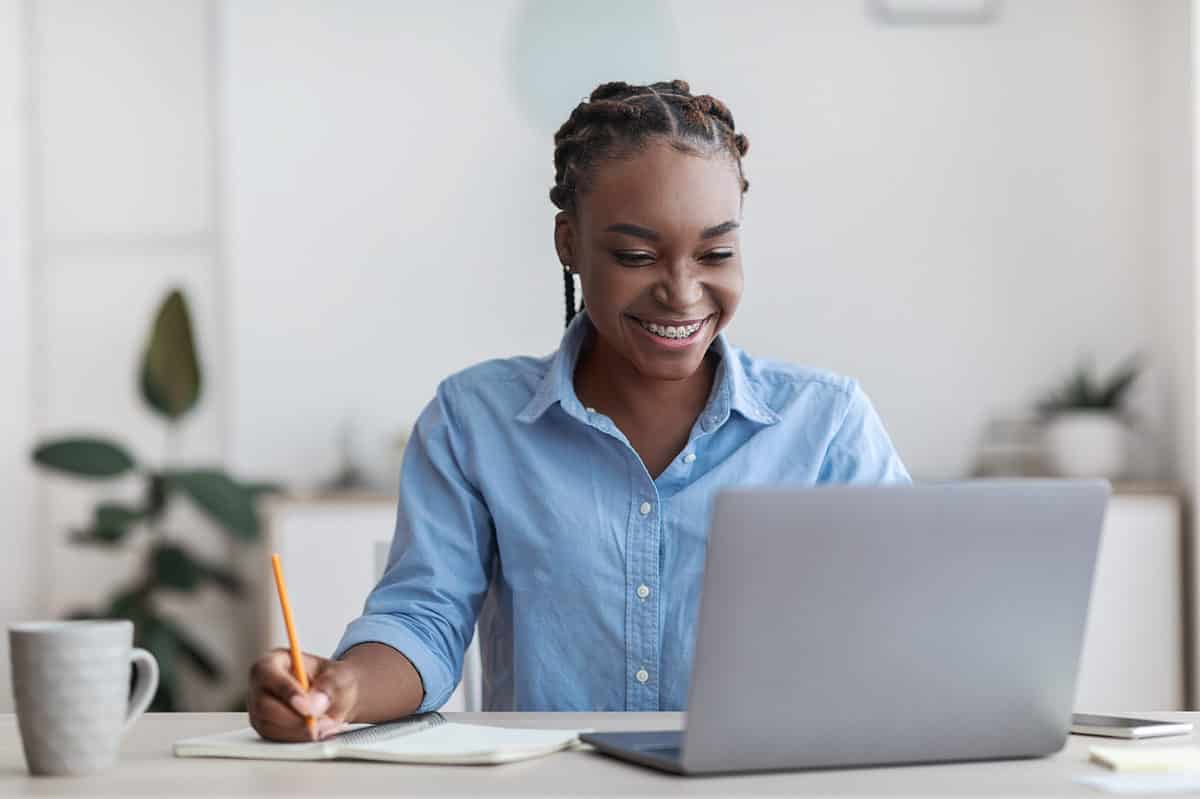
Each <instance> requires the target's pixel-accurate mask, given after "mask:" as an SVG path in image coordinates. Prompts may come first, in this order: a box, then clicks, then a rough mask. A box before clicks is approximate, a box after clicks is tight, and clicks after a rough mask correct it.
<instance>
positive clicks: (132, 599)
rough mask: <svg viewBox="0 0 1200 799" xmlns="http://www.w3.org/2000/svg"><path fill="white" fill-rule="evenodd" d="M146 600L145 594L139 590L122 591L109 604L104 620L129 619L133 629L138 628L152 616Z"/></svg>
mask: <svg viewBox="0 0 1200 799" xmlns="http://www.w3.org/2000/svg"><path fill="white" fill-rule="evenodd" d="M146 599H147V597H146V592H145V591H143V590H141V589H139V588H134V589H130V590H126V591H122V592H120V593H118V594H117V595H116V596H114V597H113V598H112V600H111V601H110V602H109V605H108V615H107V616H106V618H109V619H129V620H130V621H132V622H133V624H134V626H135V627H140V626H141V625H142V623H143V621H144V620H145V619H146V618H148V617H149V616H151V615H152V614H151V612H150V609H149V608H148V607H147V604H146Z"/></svg>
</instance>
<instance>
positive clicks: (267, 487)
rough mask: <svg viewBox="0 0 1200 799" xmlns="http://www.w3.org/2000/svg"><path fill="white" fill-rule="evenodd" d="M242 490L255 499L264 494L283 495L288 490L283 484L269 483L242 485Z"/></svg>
mask: <svg viewBox="0 0 1200 799" xmlns="http://www.w3.org/2000/svg"><path fill="white" fill-rule="evenodd" d="M242 489H243V490H244V491H248V492H249V493H251V494H252V495H254V497H255V498H257V497H260V496H262V495H263V494H282V493H283V492H284V491H285V490H286V489H285V488H284V486H283V483H268V482H258V483H242Z"/></svg>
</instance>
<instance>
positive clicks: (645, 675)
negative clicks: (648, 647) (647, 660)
mask: <svg viewBox="0 0 1200 799" xmlns="http://www.w3.org/2000/svg"><path fill="white" fill-rule="evenodd" d="M633 676H634V679H636V680H637V681H638V682H642V683H644V682H645V681H646V680H648V679H650V672H648V671H646V670H645V669H638V670H637V674H635V675H633Z"/></svg>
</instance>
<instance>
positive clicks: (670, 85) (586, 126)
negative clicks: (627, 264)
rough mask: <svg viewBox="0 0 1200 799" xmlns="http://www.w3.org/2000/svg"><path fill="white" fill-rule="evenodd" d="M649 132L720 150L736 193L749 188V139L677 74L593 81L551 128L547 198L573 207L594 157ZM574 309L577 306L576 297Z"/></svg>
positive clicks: (693, 149)
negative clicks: (732, 172)
mask: <svg viewBox="0 0 1200 799" xmlns="http://www.w3.org/2000/svg"><path fill="white" fill-rule="evenodd" d="M655 136H660V137H663V138H666V139H667V140H669V141H670V143H671V146H673V147H675V148H676V149H678V150H681V151H683V152H689V153H698V154H704V155H713V154H716V153H721V152H724V153H725V154H727V155H729V156H730V157H731V158H732V159H733V161H734V163H735V164H736V165H737V170H738V179H739V180H740V181H741V184H742V193H743V194H744V193H745V192H746V191H748V190H749V189H750V181H748V180H746V176H745V173H744V172H743V171H742V158H743V157H744V156H745V155H746V153H747V152H748V151H749V150H750V140H749V139H747V138H746V136H745V134H743V133H739V132H738V131H737V126H736V125H735V124H734V121H733V114H732V113H731V112H730V111H729V108H728V107H727V106H726V105H725V104H724V103H722V102H721V101H720V100H718V99H717V98H715V97H713V96H712V95H708V94H700V95H693V94H692V90H691V86H689V85H688V83H687V81H683V80H672V81H660V82H658V83H651V84H650V85H648V86H638V85H634V84H630V83H625V82H624V81H613V82H610V83H602V84H600V85H599V86H597V87H596V88H595V90H593V91H592V93H591V94H590V95H589V96H588V99H586V100H584V101H583V102H581V103H580V104H579V105H577V106H575V109H574V110H573V111H571V115H570V116H569V117H568V118H567V121H566V122H564V123H563V124H562V126H561V127H560V128H559V129H558V131H557V132H555V134H554V186H553V188H551V189H550V202H552V203H554V205H555V207H557V208H559V209H561V210H563V211H573V210H575V208H576V204H577V202H578V198H579V195H580V194H582V193H584V192H586V191H587V189H588V185H589V178H590V177H591V174H592V169H593V167H594V166H595V165H596V163H597V162H599V161H602V160H605V159H610V158H620V157H622V156H624V155H626V154H628V153H629V152H631V151H633V150H636V149H637V148H638V147H640V146H641V145H642V144H643V143H644V142H645V141H646V140H647V139H649V138H651V137H655ZM565 275H566V278H565V284H564V285H565V296H566V305H567V314H566V316H567V324H570V323H571V319H572V318H573V317H574V316H575V314H576V313H578V311H576V309H575V282H574V278H573V277H572V275H571V274H570V272H569V271H568V272H566V273H565ZM579 310H583V303H582V302H581V303H580V306H579Z"/></svg>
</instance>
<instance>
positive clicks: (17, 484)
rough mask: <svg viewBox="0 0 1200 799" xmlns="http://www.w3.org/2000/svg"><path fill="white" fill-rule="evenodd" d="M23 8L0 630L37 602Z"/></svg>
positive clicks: (8, 24) (3, 248)
mask: <svg viewBox="0 0 1200 799" xmlns="http://www.w3.org/2000/svg"><path fill="white" fill-rule="evenodd" d="M23 11H24V4H23V3H22V2H20V0H0V375H3V378H0V382H3V384H4V385H5V386H6V387H7V388H6V389H5V390H4V391H3V392H0V444H2V445H3V446H0V486H3V488H0V543H2V544H3V546H4V551H5V552H6V553H9V554H8V556H6V557H4V558H0V629H4V628H6V627H7V625H8V624H9V623H11V622H14V621H18V620H20V619H24V618H27V617H28V616H29V614H30V613H31V612H32V606H33V603H34V599H35V597H34V590H35V587H34V579H33V577H34V574H35V570H34V569H32V568H30V566H31V565H32V564H30V562H29V561H28V559H26V558H22V557H12V554H13V553H29V552H31V551H32V550H33V542H34V540H35V539H34V526H33V473H32V470H31V469H30V468H29V465H28V462H27V460H26V453H27V452H28V448H29V442H30V441H31V435H30V431H31V428H32V424H31V421H32V420H31V408H30V404H31V401H32V399H33V396H32V394H31V393H30V391H29V390H28V389H29V377H30V369H31V362H30V357H29V352H30V342H29V339H30V314H29V298H30V285H29V258H28V244H29V242H28V236H27V230H28V225H27V219H26V204H25V189H26V164H27V160H26V146H27V140H26V136H25V134H26V117H27V114H26V110H27V99H28V96H27V92H26V84H27V75H26V71H25V63H26V61H25V48H24V41H25V39H24V29H25V19H24V14H23V13H22V12H23ZM8 685H9V676H8V636H7V635H4V636H3V638H0V713H4V712H8V711H9V710H11V708H12V698H11V694H10V692H9V690H8Z"/></svg>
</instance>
